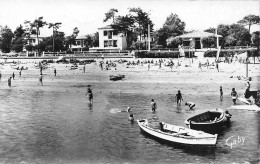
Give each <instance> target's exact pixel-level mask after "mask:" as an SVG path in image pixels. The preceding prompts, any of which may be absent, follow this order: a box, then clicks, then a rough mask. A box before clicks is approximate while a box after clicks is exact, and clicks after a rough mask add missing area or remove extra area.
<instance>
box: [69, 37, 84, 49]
mask: <svg viewBox="0 0 260 164" xmlns="http://www.w3.org/2000/svg"><path fill="white" fill-rule="evenodd" d="M86 39H87V37H86V36H85V35H83V36H77V37H76V39H75V40H76V45H71V47H70V48H71V50H72V51H82V49H83V48H84V47H86V44H85V40H86Z"/></svg>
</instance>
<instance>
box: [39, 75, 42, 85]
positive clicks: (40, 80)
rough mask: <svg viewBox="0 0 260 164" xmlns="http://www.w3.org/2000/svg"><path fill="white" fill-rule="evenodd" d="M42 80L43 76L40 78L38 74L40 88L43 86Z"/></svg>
mask: <svg viewBox="0 0 260 164" xmlns="http://www.w3.org/2000/svg"><path fill="white" fill-rule="evenodd" d="M42 79H43V76H42V74H40V76H39V82H40V84H41V86H43V84H42Z"/></svg>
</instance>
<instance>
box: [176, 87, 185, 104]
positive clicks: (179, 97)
mask: <svg viewBox="0 0 260 164" xmlns="http://www.w3.org/2000/svg"><path fill="white" fill-rule="evenodd" d="M175 99H176V101H177V106H178V105H181V100H182V101H183V98H182V95H181V91H180V90H178V93H177V94H176V96H175Z"/></svg>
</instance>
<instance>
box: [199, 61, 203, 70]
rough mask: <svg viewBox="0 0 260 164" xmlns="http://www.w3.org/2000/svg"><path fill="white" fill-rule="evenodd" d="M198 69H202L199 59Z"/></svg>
mask: <svg viewBox="0 0 260 164" xmlns="http://www.w3.org/2000/svg"><path fill="white" fill-rule="evenodd" d="M199 69H200V70H201V71H202V67H201V62H200V61H199Z"/></svg>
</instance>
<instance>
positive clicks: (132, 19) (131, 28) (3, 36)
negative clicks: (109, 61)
mask: <svg viewBox="0 0 260 164" xmlns="http://www.w3.org/2000/svg"><path fill="white" fill-rule="evenodd" d="M117 13H118V10H117V9H114V8H112V9H110V10H109V11H108V12H106V13H105V19H104V20H103V21H104V22H108V21H111V20H112V22H111V27H112V28H113V29H114V30H115V31H117V33H118V34H120V35H124V36H125V37H126V41H127V45H128V47H127V48H128V49H130V50H131V49H134V50H138V49H143V50H144V49H148V48H147V38H148V35H149V34H148V31H149V30H148V25H149V27H150V32H151V33H150V35H151V37H152V38H153V41H152V42H151V48H156V47H161V48H177V47H178V45H179V44H181V43H182V40H181V38H178V37H176V36H179V35H182V34H185V33H188V32H191V31H186V30H185V27H186V23H185V22H184V21H182V20H181V18H179V16H178V15H177V14H173V13H171V14H170V15H169V16H168V17H167V18H166V20H165V22H164V24H163V26H162V27H161V28H160V29H158V30H154V29H153V27H154V24H153V22H152V20H151V19H150V13H149V12H146V11H143V10H142V9H141V8H128V14H126V15H123V16H122V15H121V16H120V15H117ZM259 23H260V18H259V16H255V15H248V16H245V17H244V18H243V19H241V20H239V21H238V22H237V23H233V24H231V25H227V24H220V25H218V27H217V31H218V34H219V35H222V38H220V45H221V46H223V47H228V46H246V45H257V46H259V34H260V31H256V32H253V33H252V34H251V33H250V29H251V26H252V25H255V24H259ZM61 25H62V23H60V22H55V23H47V22H46V21H44V20H43V17H39V18H37V19H35V20H33V21H25V23H24V26H22V25H20V26H18V27H17V28H16V30H15V31H14V32H12V30H11V29H10V28H9V27H8V26H5V27H2V26H0V49H1V51H2V52H6V53H8V52H10V51H15V52H21V51H23V48H24V47H25V49H26V50H27V51H37V52H38V54H41V53H42V52H43V51H51V52H58V51H68V50H71V46H72V45H75V44H76V37H77V36H78V33H79V29H78V28H77V27H75V28H74V29H73V31H72V34H71V35H69V36H65V33H64V32H62V31H58V29H59V28H60V26H61ZM44 26H48V28H49V29H50V30H52V35H51V36H50V37H46V38H43V40H42V41H41V42H39V35H40V29H41V28H43V27H44ZM245 26H248V29H247V28H245ZM215 30H216V29H215V28H212V27H210V28H208V29H206V30H204V31H206V32H211V33H215ZM32 35H36V38H37V40H38V43H39V44H38V45H35V46H33V45H32V44H28V39H30V37H31V36H32ZM98 38H99V36H98V32H96V33H94V34H88V35H86V39H85V40H84V46H85V48H84V50H88V47H98V46H99V43H98ZM202 42H203V45H204V47H215V46H216V39H215V38H213V37H209V38H204V39H203V40H202Z"/></svg>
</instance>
